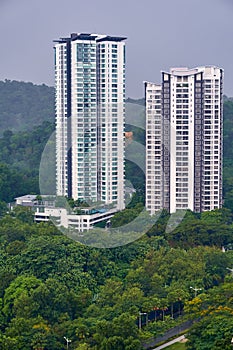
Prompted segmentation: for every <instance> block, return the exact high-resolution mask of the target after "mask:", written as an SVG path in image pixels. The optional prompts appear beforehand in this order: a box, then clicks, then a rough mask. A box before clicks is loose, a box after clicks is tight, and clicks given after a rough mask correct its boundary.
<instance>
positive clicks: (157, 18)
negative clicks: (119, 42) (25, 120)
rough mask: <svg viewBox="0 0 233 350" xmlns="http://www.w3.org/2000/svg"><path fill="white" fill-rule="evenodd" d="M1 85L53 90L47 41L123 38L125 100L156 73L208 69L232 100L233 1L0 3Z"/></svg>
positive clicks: (33, 0)
mask: <svg viewBox="0 0 233 350" xmlns="http://www.w3.org/2000/svg"><path fill="white" fill-rule="evenodd" d="M0 32H1V33H2V34H1V51H0V80H4V79H6V78H7V79H12V80H13V79H14V80H23V81H31V82H33V83H36V84H40V83H45V84H47V85H53V82H54V72H53V40H54V39H58V38H60V37H64V36H69V35H70V33H72V32H87V33H88V32H89V33H93V32H94V33H100V34H110V35H122V36H127V38H128V39H127V64H126V72H127V80H126V84H127V96H130V97H142V96H143V81H145V80H149V81H154V82H158V83H159V82H160V75H161V74H160V72H161V70H168V69H169V68H170V67H172V66H173V67H174V66H189V67H195V66H197V65H209V64H214V65H217V66H220V67H222V68H224V71H225V94H226V95H228V96H233V0H115V1H112V0H88V1H87V0H86V1H84V0H83V1H80V0H63V1H62V0H0Z"/></svg>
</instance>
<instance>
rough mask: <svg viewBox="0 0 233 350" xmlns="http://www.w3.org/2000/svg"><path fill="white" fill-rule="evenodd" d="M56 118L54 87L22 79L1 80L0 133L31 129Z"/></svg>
mask: <svg viewBox="0 0 233 350" xmlns="http://www.w3.org/2000/svg"><path fill="white" fill-rule="evenodd" d="M53 120H54V88H53V87H49V86H46V85H44V84H43V85H34V84H32V83H25V82H21V81H14V80H13V81H11V80H5V81H0V134H1V135H2V133H3V131H4V130H6V129H10V130H12V131H19V130H30V129H31V128H32V127H33V126H35V125H39V124H41V123H42V122H43V121H53Z"/></svg>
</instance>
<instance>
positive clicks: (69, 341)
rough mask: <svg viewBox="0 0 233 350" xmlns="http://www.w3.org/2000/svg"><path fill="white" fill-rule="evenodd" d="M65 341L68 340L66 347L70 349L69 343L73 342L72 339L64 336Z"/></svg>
mask: <svg viewBox="0 0 233 350" xmlns="http://www.w3.org/2000/svg"><path fill="white" fill-rule="evenodd" d="M64 339H65V341H66V349H67V350H68V349H69V343H71V340H70V339H68V338H66V337H64Z"/></svg>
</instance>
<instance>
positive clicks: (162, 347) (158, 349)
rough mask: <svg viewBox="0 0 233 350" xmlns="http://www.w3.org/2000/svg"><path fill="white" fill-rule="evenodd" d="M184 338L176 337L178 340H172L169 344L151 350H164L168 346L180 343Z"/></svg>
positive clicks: (182, 336)
mask: <svg viewBox="0 0 233 350" xmlns="http://www.w3.org/2000/svg"><path fill="white" fill-rule="evenodd" d="M184 338H185V336H184V335H181V336H180V337H178V338H176V339H173V340H171V341H169V342H168V343H166V344H163V345H160V346H158V347H156V348H154V349H152V350H160V349H164V348H166V347H168V346H170V345H172V344H175V343H177V342H178V341H181V340H182V339H184Z"/></svg>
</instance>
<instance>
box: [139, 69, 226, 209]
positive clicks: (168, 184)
mask: <svg viewBox="0 0 233 350" xmlns="http://www.w3.org/2000/svg"><path fill="white" fill-rule="evenodd" d="M145 97H146V150H147V151H146V152H147V157H146V207H147V209H148V211H149V212H150V213H151V214H154V213H155V212H156V211H157V210H159V209H161V208H165V209H167V210H168V211H169V212H170V213H174V212H176V210H178V209H190V210H192V211H194V212H202V211H206V210H213V209H217V208H221V206H222V153H223V148H222V124H223V102H222V98H223V70H222V69H221V68H218V67H215V66H206V67H197V68H194V69H188V68H172V69H171V70H170V72H169V73H167V72H162V83H161V85H156V84H153V83H145Z"/></svg>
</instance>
